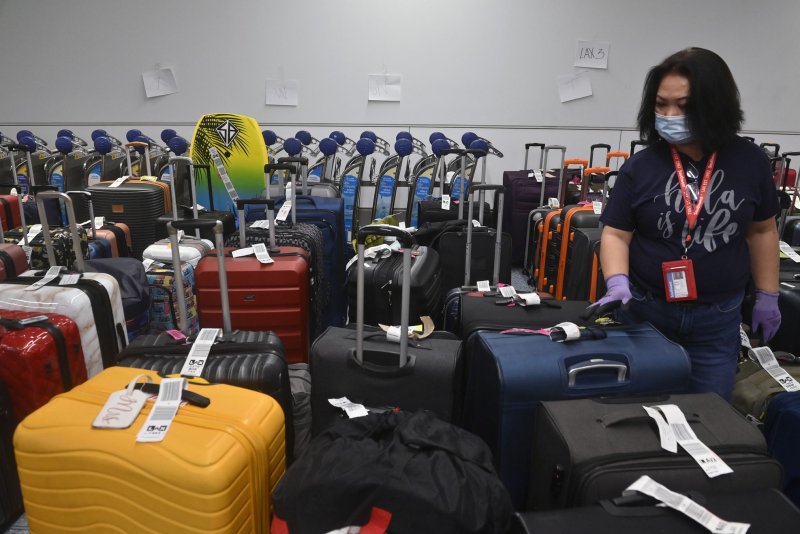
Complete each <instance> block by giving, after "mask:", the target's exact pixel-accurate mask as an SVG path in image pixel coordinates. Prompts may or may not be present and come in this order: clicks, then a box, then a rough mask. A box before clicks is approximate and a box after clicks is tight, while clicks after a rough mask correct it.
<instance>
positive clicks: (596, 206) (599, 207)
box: [592, 200, 603, 215]
mask: <svg viewBox="0 0 800 534" xmlns="http://www.w3.org/2000/svg"><path fill="white" fill-rule="evenodd" d="M592 211H593V212H594V214H595V215H600V214H601V213H603V203H602V202H600V201H599V200H595V201H593V202H592Z"/></svg>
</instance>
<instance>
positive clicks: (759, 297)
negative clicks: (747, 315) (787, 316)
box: [750, 289, 781, 343]
mask: <svg viewBox="0 0 800 534" xmlns="http://www.w3.org/2000/svg"><path fill="white" fill-rule="evenodd" d="M779 295H780V293H771V292H770V291H764V290H762V289H756V303H755V305H753V319H752V321H751V323H752V324H751V325H750V326H751V328H750V329H751V330H752V331H753V332H754V333H758V331H759V329H760V330H761V339H762V341H763V342H764V343H767V342H769V340H770V339H772V338H773V337H774V336H775V334H776V333H777V332H778V327H779V326H780V325H781V312H780V310H779V309H778V296H779Z"/></svg>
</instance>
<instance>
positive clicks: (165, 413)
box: [150, 406, 175, 421]
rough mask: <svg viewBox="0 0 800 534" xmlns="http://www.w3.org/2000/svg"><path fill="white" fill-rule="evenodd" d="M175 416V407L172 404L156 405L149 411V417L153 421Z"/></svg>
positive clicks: (165, 419)
mask: <svg viewBox="0 0 800 534" xmlns="http://www.w3.org/2000/svg"><path fill="white" fill-rule="evenodd" d="M174 417H175V407H173V406H156V407H155V408H153V411H152V412H150V419H152V420H153V421H168V420H170V419H172V418H174Z"/></svg>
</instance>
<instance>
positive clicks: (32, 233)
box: [17, 224, 42, 245]
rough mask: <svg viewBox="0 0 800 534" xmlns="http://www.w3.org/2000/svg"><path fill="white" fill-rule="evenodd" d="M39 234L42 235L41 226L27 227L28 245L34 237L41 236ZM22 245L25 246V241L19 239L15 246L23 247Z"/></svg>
mask: <svg viewBox="0 0 800 534" xmlns="http://www.w3.org/2000/svg"><path fill="white" fill-rule="evenodd" d="M41 233H42V225H41V224H32V225H30V226H29V227H28V235H27V238H28V243H30V242H31V241H33V238H34V237H36V236H37V235H39V234H41ZM24 244H25V239H24V238H23V239H20V240H19V241H18V242H17V245H24Z"/></svg>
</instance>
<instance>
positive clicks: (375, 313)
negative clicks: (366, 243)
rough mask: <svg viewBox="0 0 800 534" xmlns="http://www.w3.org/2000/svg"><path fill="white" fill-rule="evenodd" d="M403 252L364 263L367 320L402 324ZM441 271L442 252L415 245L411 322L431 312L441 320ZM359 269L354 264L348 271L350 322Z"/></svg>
mask: <svg viewBox="0 0 800 534" xmlns="http://www.w3.org/2000/svg"><path fill="white" fill-rule="evenodd" d="M402 271H403V252H402V251H399V250H395V251H392V252H390V255H389V256H388V257H384V258H381V259H379V260H377V261H368V262H365V264H364V287H365V290H364V301H363V302H364V317H365V324H368V325H372V326H377V325H378V324H388V325H393V324H399V323H400V313H401V308H402V303H401V302H400V297H401V293H402V292H401V288H402V287H403V283H404V282H403V272H402ZM441 276H442V271H441V268H440V256H439V254H438V253H437V252H436V250H434V249H433V248H431V247H416V246H415V247H414V248H413V249H412V253H411V278H410V283H411V297H410V298H411V301H410V308H409V312H408V313H409V316H408V320H409V324H419V318H420V317H423V316H426V315H427V316H429V317H430V318H431V319H432V320H433V322H434V323H435V324H437V325H438V324H440V323H441V313H442V283H441ZM356 278H357V269H356V267H355V264H354V265H353V266H351V267H350V269H349V271H348V273H347V296H348V314H349V316H350V322H351V323H352V322H355V320H356V308H357V285H358V284H357V280H356Z"/></svg>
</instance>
